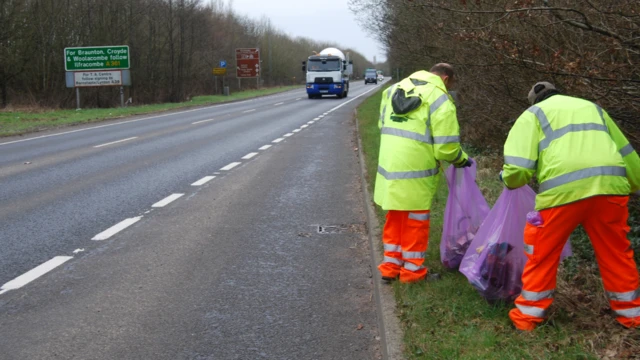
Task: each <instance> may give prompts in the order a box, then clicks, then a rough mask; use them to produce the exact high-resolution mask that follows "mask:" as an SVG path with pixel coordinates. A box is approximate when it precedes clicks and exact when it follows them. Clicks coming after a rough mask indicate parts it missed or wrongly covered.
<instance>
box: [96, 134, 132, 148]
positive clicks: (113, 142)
mask: <svg viewBox="0 0 640 360" xmlns="http://www.w3.org/2000/svg"><path fill="white" fill-rule="evenodd" d="M137 138H138V137H137V136H134V137H130V138H127V139H122V140H118V141H112V142H110V143H106V144H102V145H96V146H94V148H99V147H103V146H107V145H113V144H117V143H121V142H124V141H129V140H133V139H137Z"/></svg>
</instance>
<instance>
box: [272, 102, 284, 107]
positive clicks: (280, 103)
mask: <svg viewBox="0 0 640 360" xmlns="http://www.w3.org/2000/svg"><path fill="white" fill-rule="evenodd" d="M282 104H284V102H279V103H277V104H273V106H278V105H282Z"/></svg>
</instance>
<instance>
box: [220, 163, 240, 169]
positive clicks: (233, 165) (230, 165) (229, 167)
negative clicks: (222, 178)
mask: <svg viewBox="0 0 640 360" xmlns="http://www.w3.org/2000/svg"><path fill="white" fill-rule="evenodd" d="M240 164H242V163H239V162H232V163H231V164H229V165H227V166H225V167H222V168H220V170H224V171H228V170H231V169H233V168H234V167H236V166H238V165H240Z"/></svg>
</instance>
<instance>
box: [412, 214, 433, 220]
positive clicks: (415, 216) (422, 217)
mask: <svg viewBox="0 0 640 360" xmlns="http://www.w3.org/2000/svg"><path fill="white" fill-rule="evenodd" d="M430 218H431V213H426V214H417V213H412V212H410V213H409V219H413V220H420V221H426V220H429V219H430Z"/></svg>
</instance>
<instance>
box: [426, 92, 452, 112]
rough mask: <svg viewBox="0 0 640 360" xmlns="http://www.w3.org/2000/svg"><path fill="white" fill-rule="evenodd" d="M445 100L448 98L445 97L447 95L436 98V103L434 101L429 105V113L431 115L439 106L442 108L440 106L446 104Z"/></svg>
mask: <svg viewBox="0 0 640 360" xmlns="http://www.w3.org/2000/svg"><path fill="white" fill-rule="evenodd" d="M447 100H449V97H448V96H447V94H442V95H440V97H438V98H437V99H436V101H434V102H433V103H432V104H431V106H429V112H430V113H431V114H433V113H434V112H436V110H438V109H439V108H440V106H442V104H444V103H446V102H447Z"/></svg>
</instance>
